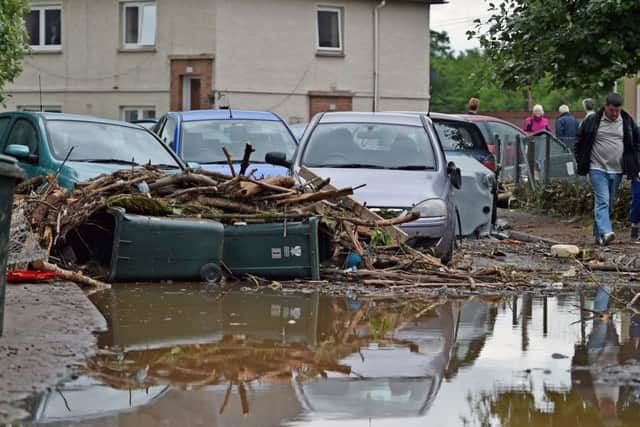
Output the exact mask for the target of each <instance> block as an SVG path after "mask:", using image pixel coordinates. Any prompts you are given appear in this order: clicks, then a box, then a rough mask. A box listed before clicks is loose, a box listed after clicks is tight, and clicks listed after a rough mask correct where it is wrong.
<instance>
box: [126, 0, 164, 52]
mask: <svg viewBox="0 0 640 427" xmlns="http://www.w3.org/2000/svg"><path fill="white" fill-rule="evenodd" d="M122 42H123V45H124V47H125V48H133V49H139V48H144V47H153V46H155V44H156V3H155V2H145V3H124V5H123V6H122Z"/></svg>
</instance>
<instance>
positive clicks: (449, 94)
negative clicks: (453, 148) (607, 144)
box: [431, 31, 608, 113]
mask: <svg viewBox="0 0 640 427" xmlns="http://www.w3.org/2000/svg"><path fill="white" fill-rule="evenodd" d="M492 61H493V59H492V57H491V56H490V55H487V53H485V51H483V50H479V49H472V50H467V51H465V52H460V53H457V54H456V53H454V52H453V51H452V50H451V46H450V45H449V36H448V35H447V34H446V33H445V32H443V33H438V32H435V31H432V32H431V70H432V79H431V110H432V111H438V112H463V111H466V109H467V102H468V100H469V98H470V97H472V96H473V97H476V98H479V99H480V113H482V111H526V110H525V107H526V104H525V95H526V90H525V88H522V87H520V88H516V89H510V90H505V89H504V88H503V87H502V86H503V85H502V84H501V81H502V80H501V79H502V78H503V77H502V76H501V75H500V74H499V73H496V71H494V67H492ZM529 89H530V90H531V99H532V100H533V103H534V104H542V106H543V107H544V108H545V109H546V110H549V111H551V110H557V108H558V107H559V106H560V105H562V104H567V105H569V108H570V109H571V111H582V100H583V99H584V98H587V97H589V98H595V99H596V101H597V100H598V99H600V100H604V97H605V96H606V94H607V92H608V91H607V90H605V89H601V90H599V91H596V92H583V91H580V90H577V89H562V90H559V89H554V87H553V80H552V77H551V75H549V74H546V75H544V76H543V77H542V78H541V79H540V81H538V82H537V83H536V84H535V85H532V86H531V87H530V88H529Z"/></svg>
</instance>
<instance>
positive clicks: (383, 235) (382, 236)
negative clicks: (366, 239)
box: [371, 228, 393, 247]
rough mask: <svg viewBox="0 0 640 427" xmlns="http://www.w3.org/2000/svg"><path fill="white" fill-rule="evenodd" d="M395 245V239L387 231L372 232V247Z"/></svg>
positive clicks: (377, 229)
mask: <svg viewBox="0 0 640 427" xmlns="http://www.w3.org/2000/svg"><path fill="white" fill-rule="evenodd" d="M392 243H393V237H391V233H389V232H388V231H387V230H382V229H379V228H376V229H374V230H372V231H371V246H373V247H376V246H390V245H391V244H392Z"/></svg>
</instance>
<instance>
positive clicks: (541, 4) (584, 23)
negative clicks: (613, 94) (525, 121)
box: [467, 0, 640, 90]
mask: <svg viewBox="0 0 640 427" xmlns="http://www.w3.org/2000/svg"><path fill="white" fill-rule="evenodd" d="M485 1H487V2H488V0H485ZM488 5H489V11H490V12H491V13H492V15H491V17H490V18H489V19H488V20H487V21H486V22H481V21H480V20H476V24H477V27H476V29H475V30H471V31H468V32H467V34H468V35H469V37H479V39H480V45H481V46H482V47H483V48H484V49H485V51H486V52H487V55H488V57H489V59H490V61H491V64H492V68H493V69H494V70H495V72H496V75H497V77H498V78H497V81H499V82H501V83H502V85H503V86H504V87H507V88H518V87H528V86H532V85H534V84H537V83H538V82H540V81H542V80H543V79H545V78H550V83H551V85H552V86H553V87H555V88H563V87H569V88H578V89H588V90H596V89H604V88H609V89H610V88H612V87H613V83H614V82H615V81H616V79H618V78H620V77H621V76H625V75H634V74H635V73H636V72H637V71H638V70H639V69H640V38H638V28H637V22H638V18H639V17H640V2H638V1H637V0H612V1H603V0H598V1H596V0H570V1H568V0H502V1H499V2H493V3H492V2H488Z"/></svg>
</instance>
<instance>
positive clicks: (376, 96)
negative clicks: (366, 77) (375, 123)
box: [372, 0, 387, 113]
mask: <svg viewBox="0 0 640 427" xmlns="http://www.w3.org/2000/svg"><path fill="white" fill-rule="evenodd" d="M386 5H387V2H386V0H381V1H380V3H379V4H378V5H376V7H374V8H373V105H372V111H373V112H374V113H375V112H376V111H378V108H379V106H380V12H379V11H380V9H382V8H383V7H385V6H386Z"/></svg>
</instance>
